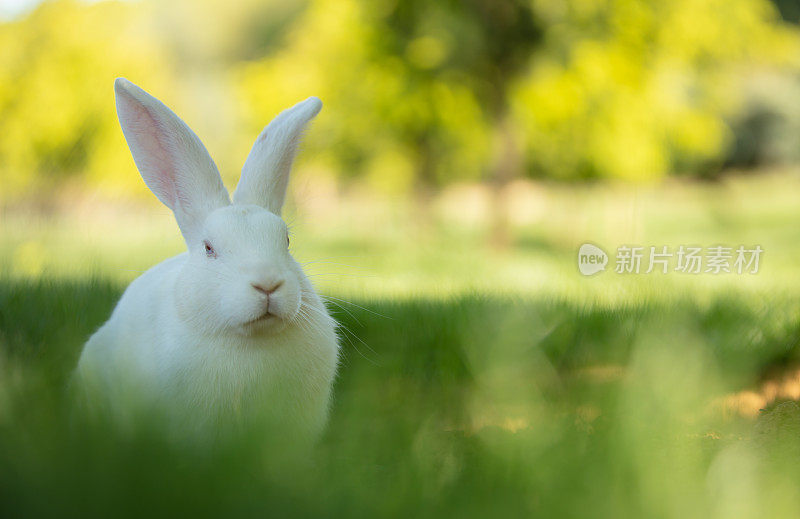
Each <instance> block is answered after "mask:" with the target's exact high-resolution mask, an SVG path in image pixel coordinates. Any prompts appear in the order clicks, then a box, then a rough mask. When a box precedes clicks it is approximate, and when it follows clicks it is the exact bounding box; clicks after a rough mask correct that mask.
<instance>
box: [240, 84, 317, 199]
mask: <svg viewBox="0 0 800 519" xmlns="http://www.w3.org/2000/svg"><path fill="white" fill-rule="evenodd" d="M321 108H322V102H321V101H320V100H319V99H318V98H316V97H309V98H308V99H306V100H305V101H302V102H300V103H297V104H296V105H294V106H293V107H291V108H289V109H287V110H284V111H283V112H281V113H280V114H278V116H277V117H275V119H273V120H272V122H271V123H269V125H268V126H267V127H266V128H264V131H262V132H261V135H259V136H258V139H256V143H255V144H254V145H253V149H252V150H250V155H248V156H247V160H246V161H245V163H244V167H243V168H242V178H241V179H240V180H239V185H238V186H236V191H235V192H234V193H233V202H234V203H235V204H255V205H260V206H262V207H264V208H266V209H268V210H269V211H271V212H273V213H275V214H278V215H279V214H280V213H281V208H282V207H283V201H284V199H285V198H286V186H287V185H288V184H289V170H290V169H291V168H292V161H293V160H294V156H295V153H296V152H297V145H298V143H299V142H300V137H301V136H302V134H303V130H304V129H305V127H306V124H307V123H308V122H309V121H310V120H311V119H313V118H314V116H315V115H317V114H318V113H319V111H320V109H321Z"/></svg>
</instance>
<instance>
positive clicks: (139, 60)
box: [0, 0, 166, 197]
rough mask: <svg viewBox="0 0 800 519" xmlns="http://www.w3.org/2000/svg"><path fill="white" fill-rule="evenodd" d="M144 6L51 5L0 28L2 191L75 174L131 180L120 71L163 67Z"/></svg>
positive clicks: (157, 76) (158, 72)
mask: <svg viewBox="0 0 800 519" xmlns="http://www.w3.org/2000/svg"><path fill="white" fill-rule="evenodd" d="M145 15H146V12H145V11H143V10H142V9H141V8H140V7H139V6H136V5H133V4H129V3H119V2H103V3H98V4H96V5H86V4H84V3H79V2H77V1H71V0H64V1H57V2H47V3H44V4H43V5H42V6H40V7H39V8H38V9H36V10H34V11H33V12H32V13H31V14H30V15H29V16H27V17H26V18H23V19H21V20H17V21H12V22H9V23H6V24H3V25H0V47H2V49H3V52H2V53H0V136H2V137H1V138H0V175H1V178H2V184H3V189H2V191H3V194H4V195H5V196H6V197H8V196H13V195H16V194H20V193H24V192H25V191H27V190H30V189H32V188H38V189H42V190H45V191H50V190H54V189H57V188H58V187H60V186H61V185H63V183H64V182H63V181H64V180H67V179H69V178H72V177H77V178H78V179H80V180H81V181H88V182H91V183H93V184H102V183H112V184H121V185H123V186H130V185H131V184H132V183H133V182H132V180H136V179H135V175H134V173H133V171H135V170H134V169H133V167H132V162H131V161H130V159H129V158H128V156H127V152H126V151H125V142H124V139H123V138H122V137H121V134H120V132H119V127H118V124H117V122H116V113H115V111H114V97H113V89H112V88H111V85H112V84H113V80H114V78H115V77H116V76H118V75H122V74H127V75H129V76H131V77H146V78H147V82H148V83H149V84H152V85H153V88H156V89H157V88H159V87H160V85H161V84H162V78H163V73H162V72H163V71H164V70H165V69H166V65H165V62H164V56H163V55H162V52H161V49H160V45H159V39H158V36H157V35H156V34H154V33H153V32H152V29H153V28H152V27H150V26H148V24H147V23H146V16H145Z"/></svg>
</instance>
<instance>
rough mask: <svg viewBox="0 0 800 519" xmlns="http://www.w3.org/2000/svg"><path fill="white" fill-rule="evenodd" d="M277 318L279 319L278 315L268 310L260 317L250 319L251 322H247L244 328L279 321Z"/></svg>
mask: <svg viewBox="0 0 800 519" xmlns="http://www.w3.org/2000/svg"><path fill="white" fill-rule="evenodd" d="M277 317H278V316H277V315H275V314H272V313H270V312H269V310H266V311H264V313H263V314H261V315H259V316H258V317H256V318H254V319H250V320H249V321H245V322H244V326H251V325H255V324H259V323H264V322H268V321H271V320H274V319H277Z"/></svg>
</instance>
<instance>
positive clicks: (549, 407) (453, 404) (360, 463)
mask: <svg viewBox="0 0 800 519" xmlns="http://www.w3.org/2000/svg"><path fill="white" fill-rule="evenodd" d="M743 182H744V181H743ZM750 182H751V183H750V184H746V186H747V188H746V189H739V190H737V189H738V188H737V187H736V185H737V184H733V187H732V186H716V187H710V186H688V187H687V186H679V187H668V188H666V189H664V192H663V193H662V194H661V195H660V196H656V195H655V194H654V195H652V196H651V195H641V194H638V195H635V196H641V197H643V198H645V199H647V200H650V201H651V202H652V203H653V204H656V205H654V206H651V207H650V208H649V209H648V208H645V209H642V210H641V212H640V213H638V218H639V220H640V221H639V222H638V223H637V224H636V225H640V226H642V227H644V228H645V230H644V231H636V232H641V233H640V234H636V235H635V236H634V235H628V234H627V231H623V230H620V227H619V226H615V225H611V223H614V222H617V221H618V220H617V216H614V214H615V213H614V212H615V211H617V210H621V209H620V208H619V206H618V204H621V203H624V201H625V200H627V199H626V198H625V192H626V191H625V190H622V189H621V188H620V190H619V191H616V190H610V191H609V188H589V189H587V188H581V189H577V190H575V191H561V190H560V189H561V188H548V189H549V191H548V192H547V196H546V200H547V204H548V208H549V209H552V208H555V207H558V206H559V205H561V206H563V207H564V209H563V211H561V212H559V211H555V210H554V212H552V213H548V215H549V216H548V217H547V218H548V219H546V221H545V220H542V221H543V222H544V223H542V224H540V225H533V224H530V225H525V224H518V225H516V226H515V227H514V238H515V242H514V243H515V245H514V246H513V247H512V248H511V249H510V250H507V251H503V252H497V251H492V250H491V249H489V248H486V247H484V246H483V245H482V243H483V239H484V238H485V233H484V231H483V230H482V229H481V228H480V226H477V227H470V226H468V225H462V224H458V222H455V221H448V220H446V218H445V219H443V220H437V223H436V224H435V226H434V227H433V228H432V229H427V230H425V229H422V230H421V229H420V228H418V227H416V226H415V224H413V223H405V224H402V225H401V224H398V225H397V226H396V227H395V228H390V229H391V230H387V231H384V230H381V231H379V232H375V231H370V230H369V229H368V228H367V226H365V225H361V224H359V223H358V222H359V221H360V219H358V218H355V217H354V216H353V214H352V213H350V214H347V215H344V216H341V217H339V218H338V219H336V220H335V221H329V222H325V223H323V224H321V229H320V230H314V229H312V228H311V226H310V224H309V225H308V226H307V227H306V224H302V225H301V224H297V225H296V227H295V228H296V234H297V235H298V236H297V239H296V240H295V241H296V242H297V245H296V247H298V248H299V250H298V251H297V253H298V254H299V255H301V256H303V257H304V258H309V259H311V258H314V257H320V258H325V257H337V258H340V257H342V256H348V257H349V258H350V259H348V260H332V261H337V263H338V262H343V263H347V264H348V265H355V267H348V268H349V269H350V270H349V271H347V272H342V271H341V270H340V271H337V273H336V275H331V276H319V277H317V278H316V279H317V280H318V284H319V285H320V286H321V289H322V292H323V293H327V294H329V295H332V296H335V297H340V298H344V299H347V300H349V301H351V303H345V302H341V303H340V304H341V307H338V306H335V305H333V306H332V307H331V309H332V310H333V311H334V312H335V314H336V317H337V319H338V320H339V321H340V322H341V323H342V325H343V328H344V329H345V330H347V331H346V332H344V333H345V340H344V342H343V360H342V364H341V370H340V375H339V378H338V379H337V381H336V387H335V402H334V407H333V414H332V418H331V423H330V426H329V428H328V430H327V432H326V434H325V436H324V438H323V440H322V441H321V443H320V444H319V445H318V446H317V447H316V448H315V449H314V451H313V452H312V453H310V454H308V455H307V456H304V457H303V459H302V460H296V459H290V460H287V459H283V458H281V457H276V456H275V455H274V453H272V454H270V452H269V451H263V450H260V449H256V448H254V445H253V444H252V443H250V442H242V443H238V444H233V445H223V446H219V447H218V448H216V449H213V450H210V451H202V452H198V451H196V450H194V449H193V448H190V447H187V446H175V445H170V444H168V443H165V442H164V441H163V440H162V439H160V438H159V437H158V436H157V435H155V434H150V433H148V432H147V431H146V430H144V431H140V432H139V433H137V434H133V435H126V436H121V435H119V434H116V433H114V432H112V431H111V430H110V429H108V428H105V427H102V426H101V425H98V424H89V423H85V422H83V421H82V420H80V419H79V418H78V419H76V417H75V415H74V414H73V413H71V412H70V409H69V404H68V400H67V399H66V397H65V392H64V388H65V386H66V384H67V381H68V378H69V374H70V372H71V370H72V369H73V367H74V365H75V362H76V360H77V356H78V354H79V352H80V349H81V346H82V344H83V342H84V341H85V339H86V338H87V337H88V336H89V334H91V333H92V332H93V331H94V330H95V329H96V328H97V327H98V326H99V325H100V324H101V323H102V322H103V321H104V320H105V319H106V318H107V316H108V315H109V313H110V311H111V308H112V307H113V305H114V302H115V301H116V299H117V298H118V297H119V295H120V294H121V292H122V290H123V289H124V287H125V285H126V283H127V281H128V280H129V279H130V278H131V277H134V276H135V271H136V270H137V269H140V268H144V267H145V266H146V265H148V264H152V263H153V262H154V261H155V260H157V258H158V257H163V256H164V255H166V254H168V253H170V252H172V251H173V250H175V249H179V248H180V244H179V242H176V241H175V237H174V236H172V238H170V239H158V240H156V241H150V240H152V238H153V237H154V236H155V237H162V238H163V236H164V235H168V233H169V232H170V231H169V230H167V229H168V228H167V227H166V226H164V227H162V226H160V225H159V224H155V223H153V220H148V222H149V223H148V224H147V225H140V226H138V227H132V229H133V230H132V231H131V233H129V234H127V235H125V236H121V235H118V234H113V233H111V234H95V233H89V232H86V231H85V229H84V228H83V227H81V225H80V224H78V223H76V222H79V221H80V219H79V218H78V217H74V216H73V217H70V216H69V215H68V216H67V217H66V218H67V219H66V220H64V222H61V223H59V222H58V221H56V220H48V219H28V220H26V219H24V218H21V217H15V218H17V220H14V222H15V224H12V223H9V222H10V220H8V219H7V220H6V221H5V224H4V226H5V230H6V231H7V232H6V233H5V234H4V235H3V237H2V238H0V246H2V247H5V251H6V252H7V253H6V254H3V257H4V258H5V263H3V264H2V268H3V269H4V272H5V274H4V276H3V277H2V278H0V309H2V312H0V515H2V516H3V517H16V516H31V515H36V516H57V517H70V516H75V517H86V516H109V515H114V516H118V515H127V516H136V517H141V516H144V515H166V514H170V513H172V514H174V513H180V514H181V515H187V516H188V515H197V516H226V517H229V516H265V515H269V516H282V517H285V516H308V517H319V516H366V517H370V516H386V517H394V516H397V517H399V516H406V517H407V516H426V517H449V516H461V517H483V516H487V515H489V514H490V513H491V514H492V515H497V516H500V517H505V516H523V517H530V516H540V517H589V516H591V517H609V518H617V517H680V518H685V517H731V516H732V515H735V514H738V516H739V517H779V516H784V517H790V516H796V515H797V514H798V513H800V505H798V503H800V485H799V484H798V483H800V468H798V467H800V464H798V463H796V460H797V456H798V452H799V451H800V435H794V434H788V435H787V434H781V432H780V431H781V430H784V429H779V430H778V431H776V430H774V429H769V428H767V429H764V428H763V427H762V428H759V424H760V423H762V422H763V421H764V420H763V417H762V418H760V419H759V420H757V421H756V420H753V419H750V418H748V417H746V416H742V415H738V414H735V413H733V414H732V413H730V412H726V410H725V409H724V408H723V407H722V406H721V405H719V401H720V400H721V399H723V398H725V397H726V396H728V395H730V394H732V393H735V392H737V391H740V390H742V389H747V388H756V387H757V386H758V383H759V381H761V380H762V378H763V376H764V374H765V373H767V372H769V371H770V370H771V369H776V368H779V367H786V366H791V365H793V363H796V362H798V361H800V349H798V342H799V341H800V298H798V297H796V294H797V292H796V290H797V288H798V279H797V276H796V275H793V274H794V258H795V257H797V256H796V253H798V252H800V245H798V243H800V240H795V238H798V231H796V229H797V228H798V226H797V225H796V223H797V221H800V204H796V196H795V197H792V196H790V195H788V194H786V192H785V187H784V185H783V183H784V182H792V179H791V178H788V179H787V178H783V179H779V180H776V179H773V178H766V179H758V180H754V181H750ZM592 189H594V191H592ZM654 192H655V191H654ZM745 194H746V195H747V196H745ZM628 195H629V196H631V197H633V196H634V195H633V194H631V193H630V192H628ZM748 197H749V198H748ZM743 200H744V201H743ZM581 208H583V209H581ZM623 212H624V211H623ZM593 214H594V215H598V214H599V215H606V216H604V217H603V216H601V217H597V218H595V219H592V218H590V216H591V215H593ZM609 215H610V216H609ZM795 217H797V219H795ZM348 218H353V219H352V220H348ZM380 218H383V220H382V223H384V224H385V223H387V222H392V221H395V220H394V219H395V218H400V216H398V215H396V214H393V213H391V212H389V213H387V214H383V215H379V216H376V219H380ZM619 218H620V220H619V221H625V219H624V218H622V217H619ZM398 221H399V220H398ZM164 222H165V225H166V224H168V223H169V222H168V220H167V219H165V220H164ZM113 223H114V222H111V223H109V222H103V221H94V222H89V224H86V225H87V227H86V229H88V228H91V229H101V228H103V226H107V227H108V228H111V227H112V224H113ZM116 223H118V221H117V222H116ZM351 224H352V225H351ZM336 229H338V231H336ZM344 229H346V230H344ZM159 233H162V234H159ZM634 234H635V233H634ZM583 240H587V241H594V242H596V243H600V244H601V245H604V246H606V247H607V250H608V249H612V248H613V247H615V246H616V245H618V244H621V243H626V242H630V241H631V240H632V241H634V242H638V243H641V244H643V245H651V244H652V245H661V244H665V245H670V244H677V243H684V242H685V243H700V244H703V245H706V244H707V245H712V244H715V243H720V242H721V243H731V244H738V243H740V242H741V243H746V244H751V243H760V244H761V245H762V246H763V247H764V248H765V249H766V250H767V254H768V256H765V258H769V259H768V260H766V259H765V263H764V265H763V270H762V272H760V273H759V274H758V275H756V276H752V277H749V278H746V277H737V276H733V275H731V276H721V277H714V276H700V277H696V278H682V277H680V276H679V275H677V274H670V275H668V276H663V277H658V276H650V277H648V276H644V275H641V276H638V277H636V276H634V277H628V278H626V277H624V276H619V275H615V274H613V273H610V272H607V273H604V274H601V275H599V276H598V277H595V278H582V277H580V275H579V274H577V272H576V269H575V267H574V254H575V252H576V250H577V245H579V244H580V243H581V242H582V241H583ZM25 243H39V244H41V245H34V246H28V248H29V249H30V250H28V251H27V252H26V251H25V250H23V252H19V247H20V246H21V245H23V244H25ZM144 243H148V244H149V245H148V246H144V245H143V244H144ZM92 244H93V245H92ZM103 244H105V246H104V245H103ZM89 245H91V246H93V247H95V248H91V247H88V250H86V248H87V246H89ZM37 246H39V247H40V250H39V251H38V252H37V251H36V250H34V248H35V247H37ZM31 247H33V248H31ZM104 247H105V248H104ZM77 251H81V252H77ZM53 252H57V253H58V254H52V253H53ZM25 254H28V255H29V256H30V257H28V260H27V261H32V260H31V258H33V260H37V254H38V255H39V256H38V258H39V259H38V260H37V261H40V262H42V265H39V266H38V267H37V268H38V269H39V271H38V273H37V272H36V271H35V269H32V270H30V271H26V270H25V268H26V267H30V265H26V262H23V261H22V260H20V258H23V259H24V258H25ZM81 255H84V256H83V257H85V258H86V259H85V261H84V260H80V259H76V256H81ZM15 257H16V260H15V259H14V258H15ZM92 258H94V259H92ZM15 261H16V263H14V262H15ZM92 262H93V263H92ZM34 267H36V266H35V265H34ZM42 269H43V270H44V275H42V274H41V272H42ZM318 272H320V271H318ZM340 274H346V275H340ZM762 414H764V416H765V417H769V416H774V415H772V414H770V413H762ZM790 418H791V416H790ZM790 421H791V420H790ZM792 427H793V426H792V424H789V425H787V426H786V428H785V430H787V431H794V430H795V429H793V428H792ZM764 431H766V432H764Z"/></svg>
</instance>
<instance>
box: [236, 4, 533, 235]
mask: <svg viewBox="0 0 800 519" xmlns="http://www.w3.org/2000/svg"><path fill="white" fill-rule="evenodd" d="M310 35H313V37H310ZM540 35H541V30H540V28H539V27H538V25H537V23H536V20H535V17H534V14H533V11H532V9H531V6H530V5H529V4H528V2H527V1H523V0H494V1H483V0H470V1H466V2H461V1H449V0H448V1H443V2H426V1H421V0H407V1H403V2H393V1H387V0H383V1H378V2H374V1H371V2H366V1H363V0H362V1H358V0H346V1H330V0H318V1H315V2H312V4H311V7H310V9H309V10H308V12H307V13H306V15H305V16H304V17H303V18H301V19H300V20H299V21H298V24H297V28H296V29H295V30H294V31H293V33H292V34H291V36H290V37H289V39H288V41H287V42H286V47H285V49H284V50H283V51H282V52H279V53H278V54H277V55H275V56H269V57H267V58H265V59H264V60H263V61H261V62H256V63H252V64H248V65H247V66H246V67H245V68H244V70H243V74H242V89H243V98H244V99H245V103H246V106H247V107H251V106H254V107H258V108H257V109H256V110H254V111H253V112H251V114H252V115H253V116H254V120H253V122H254V124H256V125H260V124H263V121H265V120H267V119H268V118H269V117H270V116H271V115H272V114H273V113H274V112H275V111H277V109H278V106H280V104H286V103H288V102H289V99H292V101H295V100H297V99H299V98H300V97H302V96H301V95H298V94H297V93H294V92H292V93H288V92H287V94H289V95H281V96H278V97H279V98H280V99H281V101H280V102H279V103H276V95H275V91H274V89H275V88H276V87H275V78H277V79H278V80H279V81H285V82H286V83H287V84H289V85H292V87H293V88H295V89H296V88H297V86H298V85H302V86H307V87H308V90H307V91H306V92H305V93H304V94H303V95H305V94H310V93H314V92H313V89H317V90H318V92H319V93H320V95H322V96H323V98H325V99H326V100H330V101H331V102H330V105H331V106H333V110H331V111H330V112H329V113H328V115H327V116H326V118H324V119H323V120H327V121H329V122H328V123H324V122H320V123H319V125H320V127H321V128H320V129H319V132H325V133H326V135H327V136H328V137H329V141H328V143H329V144H334V147H333V149H336V150H337V151H338V157H337V158H338V159H339V161H338V164H337V165H338V166H339V167H343V168H345V169H347V170H349V171H350V172H352V173H353V174H358V173H360V172H361V171H364V170H372V171H370V173H368V175H371V176H376V175H391V174H397V173H398V171H399V170H402V171H404V173H401V174H403V175H405V176H406V179H405V181H401V182H400V184H399V185H401V186H409V185H411V186H413V187H414V188H415V191H416V192H417V194H418V196H419V198H420V199H421V200H422V202H423V203H422V204H420V208H421V210H423V211H424V208H425V207H426V204H425V201H426V200H427V198H428V194H429V193H430V191H431V190H432V189H433V188H435V187H437V186H440V185H441V184H442V183H444V182H447V181H453V180H456V179H459V178H486V177H487V176H488V178H490V179H492V180H493V181H494V184H495V185H496V186H498V187H501V186H502V185H503V184H504V183H505V182H507V181H508V180H509V179H510V178H512V177H513V176H515V175H516V174H517V173H518V172H519V170H520V166H521V164H520V162H519V160H518V157H519V156H520V154H519V151H518V147H519V145H518V143H517V141H518V139H517V136H516V134H515V133H514V131H513V128H512V127H511V125H512V121H511V119H510V117H509V103H508V91H509V85H510V84H511V83H512V81H513V80H514V78H515V77H516V76H517V75H518V74H519V72H520V70H521V69H522V67H523V66H525V65H526V64H527V60H528V56H529V55H530V52H531V50H532V48H533V47H534V46H535V45H536V43H537V42H538V41H539V38H540ZM298 76H302V79H303V80H304V81H298V79H299V77H298ZM295 92H296V90H295ZM398 162H401V163H403V165H402V166H400V167H399V168H398V164H397V163H398ZM375 168H378V169H377V170H376V169H375ZM384 183H385V182H384ZM494 213H495V214H497V215H500V214H502V211H494ZM503 230H504V225H502V224H500V225H497V226H496V229H495V233H493V234H494V236H495V237H498V238H500V239H501V240H502V237H503V236H504V231H503Z"/></svg>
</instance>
